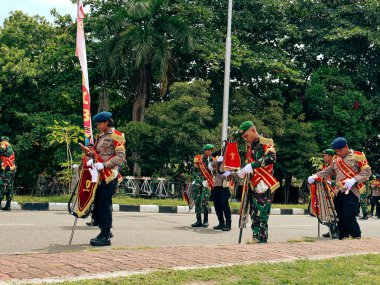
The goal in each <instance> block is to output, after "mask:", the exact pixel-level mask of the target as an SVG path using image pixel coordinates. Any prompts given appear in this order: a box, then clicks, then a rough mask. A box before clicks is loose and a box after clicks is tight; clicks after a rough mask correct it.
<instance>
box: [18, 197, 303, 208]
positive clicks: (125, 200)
mask: <svg viewBox="0 0 380 285" xmlns="http://www.w3.org/2000/svg"><path fill="white" fill-rule="evenodd" d="M69 199H70V195H61V196H49V197H34V196H14V198H13V200H14V201H16V202H19V203H27V202H33V203H36V202H39V203H48V202H53V203H54V202H55V203H67V202H68V201H69ZM112 201H113V203H114V204H121V205H161V206H186V205H187V204H186V202H184V201H182V200H180V199H144V198H133V197H131V196H129V195H125V194H117V195H116V196H115V197H114V198H113V199H112ZM230 204H231V208H233V209H238V208H239V207H240V203H237V202H231V203H230ZM210 205H212V203H210ZM272 208H282V209H285V208H287V209H289V208H299V209H306V208H307V205H305V204H273V205H272Z"/></svg>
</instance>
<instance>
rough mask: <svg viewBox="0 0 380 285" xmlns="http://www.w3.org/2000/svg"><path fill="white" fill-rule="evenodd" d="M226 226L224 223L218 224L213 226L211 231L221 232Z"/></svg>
mask: <svg viewBox="0 0 380 285" xmlns="http://www.w3.org/2000/svg"><path fill="white" fill-rule="evenodd" d="M225 226H226V225H225V224H224V223H221V222H219V225H217V226H215V227H214V228H213V229H214V230H221V229H223V228H224V227H225Z"/></svg>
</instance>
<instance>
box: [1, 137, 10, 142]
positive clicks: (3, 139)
mask: <svg viewBox="0 0 380 285" xmlns="http://www.w3.org/2000/svg"><path fill="white" fill-rule="evenodd" d="M0 140H1V141H7V142H9V138H8V137H6V136H2V137H1V138H0Z"/></svg>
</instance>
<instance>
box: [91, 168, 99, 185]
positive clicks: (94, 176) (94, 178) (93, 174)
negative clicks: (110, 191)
mask: <svg viewBox="0 0 380 285" xmlns="http://www.w3.org/2000/svg"><path fill="white" fill-rule="evenodd" d="M89 171H90V173H91V182H95V183H96V182H98V176H99V171H98V170H97V169H96V168H95V167H92V168H90V169H89Z"/></svg>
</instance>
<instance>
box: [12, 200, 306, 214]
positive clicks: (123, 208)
mask: <svg viewBox="0 0 380 285" xmlns="http://www.w3.org/2000/svg"><path fill="white" fill-rule="evenodd" d="M11 208H12V210H27V211H67V203H23V204H20V203H18V202H12V203H11ZM112 208H113V211H114V212H142V213H171V214H188V213H190V214H194V213H195V208H192V209H191V210H189V207H188V206H162V205H120V204H113V206H112ZM210 208H211V213H213V214H214V213H215V209H214V207H210ZM238 211H239V209H231V212H232V214H238ZM308 214H309V212H308V211H307V210H306V209H299V208H289V209H280V208H272V209H271V215H308Z"/></svg>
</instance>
